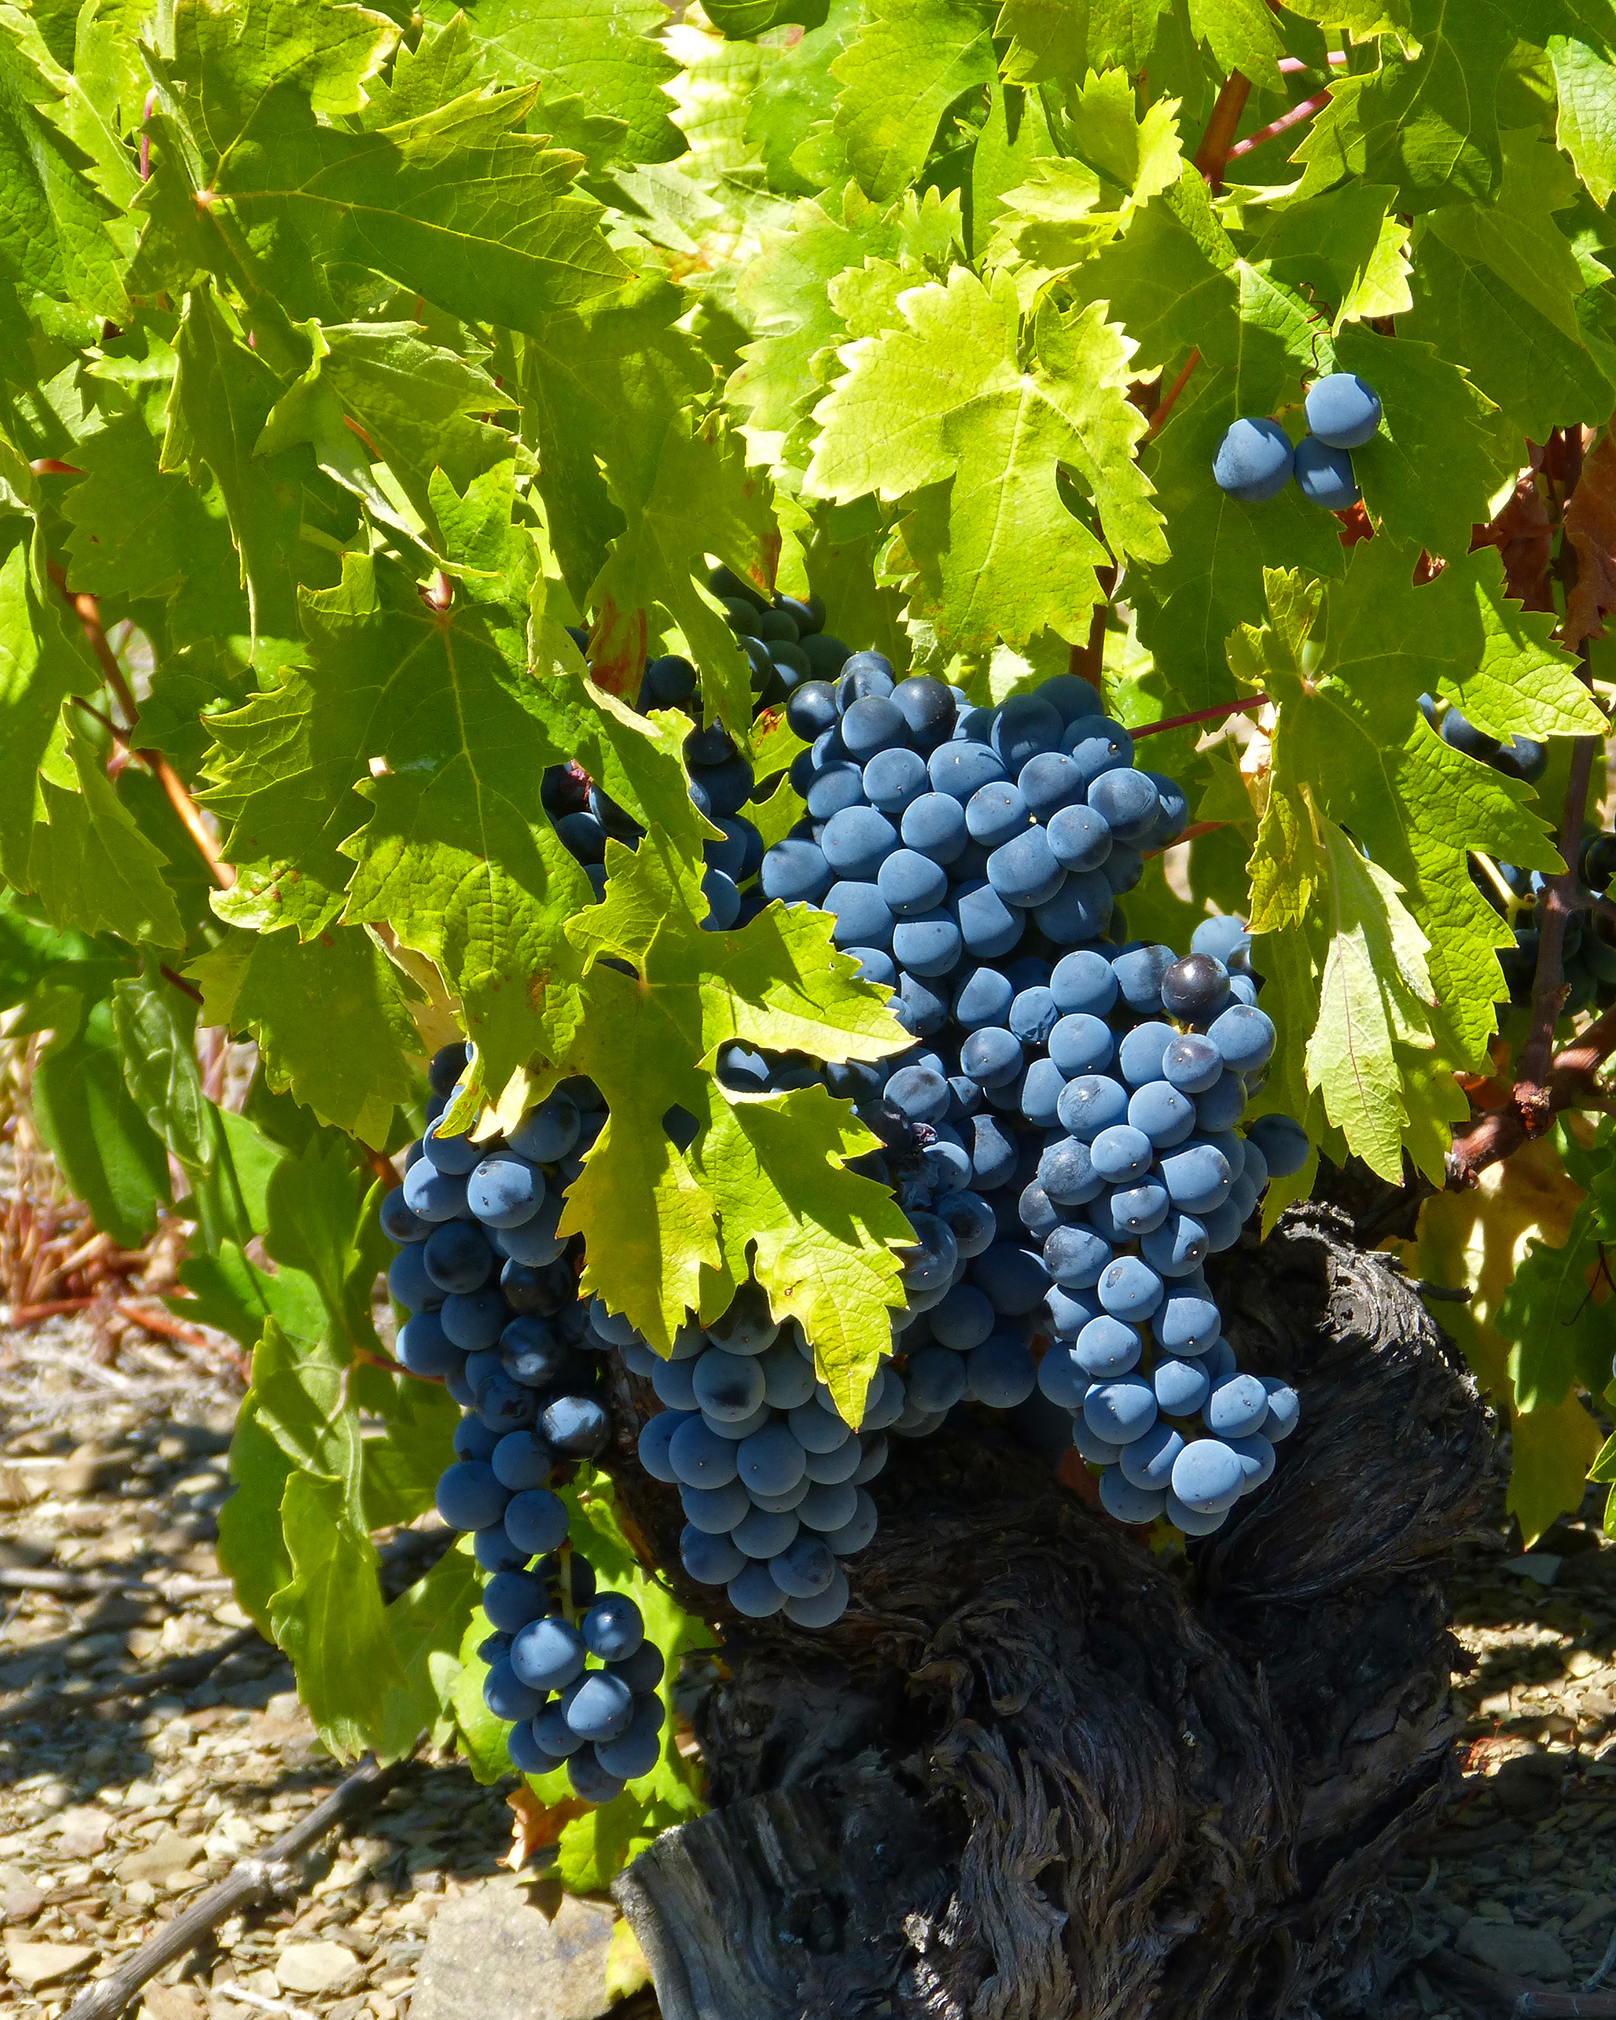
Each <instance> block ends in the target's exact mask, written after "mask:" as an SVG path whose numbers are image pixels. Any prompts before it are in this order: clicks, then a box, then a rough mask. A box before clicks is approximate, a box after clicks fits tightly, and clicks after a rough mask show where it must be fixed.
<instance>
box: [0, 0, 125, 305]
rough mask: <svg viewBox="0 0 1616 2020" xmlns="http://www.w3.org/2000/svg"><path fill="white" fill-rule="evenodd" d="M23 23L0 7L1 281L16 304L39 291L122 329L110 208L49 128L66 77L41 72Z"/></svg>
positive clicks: (78, 158)
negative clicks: (113, 323)
mask: <svg viewBox="0 0 1616 2020" xmlns="http://www.w3.org/2000/svg"><path fill="white" fill-rule="evenodd" d="M31 25H32V24H31V23H30V22H29V21H28V18H27V16H26V15H25V14H23V13H22V12H21V11H20V10H17V9H13V8H11V7H9V6H8V7H6V8H4V9H3V10H0V283H3V284H4V286H5V288H6V289H7V290H8V291H14V292H15V295H16V297H17V298H18V299H19V300H20V301H21V302H22V303H24V304H26V303H27V301H28V300H29V299H30V297H32V296H34V295H43V296H46V297H48V298H49V299H50V300H52V301H57V302H64V303H71V304H73V305H74V307H75V308H76V309H77V310H78V312H79V313H80V314H81V315H83V316H85V317H86V318H88V317H94V318H96V319H97V320H99V319H100V318H102V317H109V318H111V319H112V320H113V321H115V322H117V323H120V324H121V323H122V322H124V321H125V319H126V318H127V316H128V313H129V302H128V297H127V296H126V295H125V293H124V289H123V281H122V278H121V269H122V267H123V264H124V259H123V256H122V255H121V254H120V251H119V247H118V242H117V239H116V237H115V236H114V233H113V231H112V229H111V228H110V220H111V219H113V218H114V217H115V216H116V211H115V208H114V206H113V204H111V203H109V202H108V201H107V199H106V197H105V196H103V195H102V193H101V191H100V190H98V189H97V188H96V187H95V185H94V183H93V182H92V181H91V179H90V177H89V175H88V174H87V173H86V170H87V169H88V167H89V165H90V157H89V156H88V155H86V154H85V153H83V152H81V150H80V149H79V148H78V147H77V146H75V145H74V143H73V141H71V140H70V139H68V137H67V135H66V133H65V132H63V131H62V129H61V127H60V126H59V125H58V124H57V121H58V119H59V118H61V116H62V97H63V93H64V90H65V86H66V80H64V81H63V83H60V84H59V83H58V82H57V81H56V79H55V78H53V77H52V76H50V75H48V74H47V73H46V70H45V69H44V68H43V67H42V66H41V64H40V62H39V60H38V56H37V55H36V51H35V49H34V48H31V47H30V40H31V35H30V30H31ZM85 340H86V341H88V340H89V334H88V332H86V333H85Z"/></svg>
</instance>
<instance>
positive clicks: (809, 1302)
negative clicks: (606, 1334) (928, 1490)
mask: <svg viewBox="0 0 1616 2020" xmlns="http://www.w3.org/2000/svg"><path fill="white" fill-rule="evenodd" d="M655 840H656V838H655V837H654V836H653V837H651V838H649V839H648V840H647V841H645V842H642V843H641V844H640V847H639V849H638V851H637V852H636V853H635V854H633V855H630V854H629V852H628V851H627V850H625V849H623V848H621V847H620V846H619V845H618V844H616V843H612V844H609V845H608V850H607V871H608V878H607V885H606V899H605V902H604V903H603V904H601V905H598V906H595V907H593V908H591V909H589V910H587V911H585V912H583V913H580V914H579V916H578V917H577V918H576V919H574V920H572V921H571V922H569V925H568V928H567V937H568V939H569V940H571V941H572V943H573V944H574V946H575V947H576V948H577V949H578V951H579V953H580V954H581V955H582V956H583V962H584V972H583V975H582V978H581V980H580V981H579V983H578V984H577V985H576V988H577V996H578V1001H577V1005H576V1008H575V1010H574V1011H573V1012H572V1013H571V1015H570V1019H569V1023H568V1026H567V1029H566V1030H565V1032H564V1033H563V1034H562V1038H564V1040H565V1056H564V1057H563V1056H562V1042H561V1038H558V1040H557V1044H556V1051H555V1053H554V1054H553V1056H555V1057H556V1059H557V1064H558V1065H560V1064H564V1065H565V1066H566V1067H567V1069H568V1070H569V1071H572V1072H583V1073H588V1074H589V1075H590V1076H591V1078H593V1079H594V1081H595V1082H596V1085H597V1086H599V1087H600V1089H601V1091H602V1093H603V1094H604V1095H605V1097H606V1101H607V1106H608V1108H609V1110H610V1120H609V1121H608V1123H607V1125H606V1128H605V1130H604V1131H603V1132H602V1133H601V1135H600V1137H599V1138H598V1140H597V1141H596V1143H595V1146H594V1148H593V1149H592V1150H591V1151H590V1153H589V1155H588V1157H587V1158H586V1160H585V1163H584V1170H583V1175H582V1177H581V1178H579V1179H578V1180H577V1181H576V1183H575V1184H574V1185H573V1186H572V1188H571V1190H570V1191H569V1193H568V1195H567V1207H566V1212H565V1214H564V1216H563V1220H562V1226H563V1227H564V1228H568V1229H570V1228H573V1227H584V1228H587V1229H588V1231H589V1242H590V1247H589V1261H588V1264H587V1274H586V1276H585V1279H584V1286H585V1288H586V1289H593V1290H595V1291H598V1292H599V1294H600V1295H601V1296H602V1297H604V1298H605V1300H606V1302H607V1304H608V1306H609V1307H610V1308H611V1309H612V1310H613V1311H624V1312H627V1313H628V1315H629V1317H630V1318H631V1319H632V1320H633V1322H634V1324H635V1325H637V1326H638V1327H639V1329H640V1330H641V1331H642V1332H643V1333H644V1334H645V1336H646V1337H647V1338H648V1339H649V1340H651V1341H652V1342H653V1344H655V1345H657V1346H659V1347H661V1348H662V1349H663V1350H664V1351H666V1350H667V1348H668V1346H669V1344H670V1343H671V1340H672V1336H673V1333H674V1332H675V1331H676V1330H677V1329H678V1327H679V1326H681V1325H682V1324H684V1323H685V1315H686V1311H687V1309H688V1310H692V1311H694V1310H698V1309H700V1308H701V1307H702V1306H703V1304H704V1302H706V1303H709V1304H710V1302H711V1299H710V1297H708V1298H706V1299H704V1295H703V1292H704V1284H703V1274H702V1273H703V1271H704V1270H706V1271H709V1272H710V1271H716V1270H719V1269H720V1267H721V1265H722V1264H723V1262H724V1259H725V1257H726V1255H731V1256H734V1257H739V1256H740V1255H741V1254H742V1253H743V1252H744V1247H745V1231H748V1230H753V1231H757V1238H758V1242H759V1253H758V1257H757V1263H756V1268H757V1274H758V1277H759V1280H760V1281H761V1282H762V1283H763V1284H764V1286H765V1288H766V1289H767V1290H768V1292H769V1296H770V1300H771V1303H772V1305H773V1308H774V1310H775V1313H776V1315H777V1316H779V1317H781V1318H784V1317H785V1316H787V1315H788V1314H789V1315H790V1316H792V1317H795V1318H797V1319H798V1320H799V1321H800V1322H801V1324H802V1325H803V1327H804V1329H805V1331H806V1332H807V1333H808V1336H809V1338H810V1339H811V1340H813V1341H815V1342H816V1344H817V1343H828V1351H829V1352H830V1353H831V1354H832V1355H833V1356H834V1355H840V1354H841V1353H842V1352H843V1347H842V1345H841V1343H842V1342H843V1341H846V1342H848V1346H847V1349H846V1351H847V1352H848V1353H849V1354H851V1353H854V1352H856V1353H857V1355H858V1356H860V1357H861V1359H860V1361H859V1364H858V1367H857V1368H854V1367H847V1368H845V1369H839V1371H838V1374H837V1376H836V1377H835V1378H834V1379H835V1380H836V1381H837V1382H839V1383H840V1384H841V1386H842V1388H843V1389H844V1390H846V1391H847V1392H848V1393H852V1391H853V1390H854V1389H855V1387H856V1390H857V1393H858V1395H859V1396H860V1397H861V1396H862V1391H863V1387H864V1384H865V1382H867V1380H868V1377H869V1371H870V1368H871V1367H873V1365H874V1357H875V1354H876V1352H877V1351H878V1349H879V1346H880V1344H881V1343H882V1342H883V1341H884V1340H885V1338H886V1337H887V1319H886V1310H887V1307H888V1305H890V1304H891V1303H894V1302H896V1301H897V1299H898V1297H899V1295H900V1293H899V1291H898V1288H897V1273H898V1265H897V1261H896V1259H895V1258H894V1257H893V1256H892V1254H891V1252H890V1250H891V1245H892V1244H894V1243H901V1242H902V1241H904V1240H905V1239H906V1238H907V1223H906V1222H905V1221H904V1219H903V1216H902V1215H901V1214H900V1213H899V1212H898V1209H897V1207H896V1206H895V1205H894V1204H893V1202H892V1199H891V1196H890V1194H889V1193H888V1192H886V1190H885V1189H884V1188H882V1187H880V1186H878V1185H876V1184H875V1183H874V1182H873V1181H871V1180H869V1179H865V1178H861V1177H858V1176H857V1175H856V1174H853V1173H850V1172H847V1171H846V1170H845V1169H844V1168H843V1167H844V1164H845V1161H846V1160H847V1159H849V1158H852V1157H857V1156H860V1155H862V1154H863V1153H864V1152H865V1151H867V1150H868V1149H869V1148H870V1147H871V1144H872V1142H873V1139H872V1138H870V1137H869V1135H868V1133H867V1132H866V1131H865V1130H864V1129H863V1127H862V1125H860V1124H858V1123H856V1122H854V1121H853V1120H852V1117H851V1114H850V1111H849V1110H848V1109H847V1108H846V1107H845V1106H842V1105H840V1104H835V1105H832V1104H829V1103H827V1102H825V1101H824V1100H823V1098H822V1097H812V1090H802V1091H796V1092H793V1093H791V1094H788V1095H785V1096H769V1097H765V1098H764V1099H763V1100H762V1101H761V1102H759V1103H757V1104H752V1103H749V1102H748V1101H747V1100H746V1098H745V1097H739V1096H731V1095H730V1094H729V1093H728V1092H727V1090H725V1089H724V1088H723V1087H722V1086H721V1085H720V1083H719V1082H718V1080H717V1079H716V1078H715V1077H714V1074H713V1070H712V1069H713V1065H714V1063H715V1061H716V1056H717V1054H718V1052H719V1050H720V1049H721V1048H722V1047H724V1046H726V1045H728V1044H729V1043H731V1042H733V1041H739V1042H740V1043H742V1044H744V1045H762V1046H765V1047H767V1048H769V1049H770V1050H775V1051H796V1052H807V1053H810V1054H812V1055H813V1056H815V1057H818V1058H821V1059H846V1058H855V1059H873V1058H880V1057H882V1056H883V1055H885V1054H887V1053H891V1052H896V1051H900V1050H903V1049H904V1047H905V1044H906V1043H907V1040H906V1038H905V1035H904V1033H903V1032H902V1030H901V1027H900V1026H899V1025H898V1024H897V1023H896V1022H895V1020H894V1019H893V1018H892V1017H891V1016H890V1014H889V1013H888V1012H887V1011H886V1009H885V1008H884V1007H883V1003H882V998H881V996H880V994H879V992H877V991H876V990H874V989H872V988H870V987H869V986H868V985H866V984H863V983H860V982H858V981H857V980H856V979H855V978H856V974H857V970H856V966H855V964H854V963H852V962H851V961H849V960H848V959H847V958H846V957H845V956H843V955H840V954H837V953H836V952H835V951H834V950H833V948H832V946H831V942H830V924H831V922H830V920H829V918H828V917H827V916H826V915H825V914H823V913H819V912H814V911H810V910H807V909H798V910H792V911H786V910H783V909H782V908H781V907H779V906H778V905H770V906H769V907H768V908H767V909H766V910H765V911H764V912H763V913H761V914H760V915H759V916H758V917H757V918H756V919H754V920H752V922H751V923H750V924H749V925H747V926H746V927H744V928H743V929H742V930H741V931H740V932H735V933H705V932H703V931H701V929H700V924H699V921H700V918H701V915H702V913H703V912H704V911H705V909H706V905H705V900H704V899H702V898H701V896H700V892H699V888H698V887H697V886H696V883H695V876H694V873H693V870H692V869H691V868H690V867H689V866H686V865H680V864H677V863H675V862H674V861H673V860H672V859H670V857H669V856H668V854H667V852H666V851H665V850H664V849H662V848H660V847H657V846H655V845H654V844H655ZM606 957H610V958H611V959H612V960H614V961H623V962H626V963H628V964H629V966H630V967H631V968H632V969H633V970H634V973H633V974H632V975H625V974H623V973H621V972H620V971H619V970H618V969H617V968H615V967H609V966H607V965H606ZM811 1097H812V1098H811ZM752 1105H757V1106H758V1107H759V1108H760V1110H761V1109H764V1108H766V1109H768V1111H769V1117H770V1119H768V1120H764V1119H754V1118H752V1117H750V1116H749V1115H748V1116H744V1117H739V1118H737V1117H734V1116H732V1114H731V1113H730V1111H731V1110H732V1109H738V1108H740V1107H743V1106H746V1107H748V1108H750V1106H752ZM676 1106H677V1107H678V1108H681V1109H683V1110H684V1111H685V1112H686V1114H687V1116H689V1117H690V1118H691V1119H692V1122H693V1124H694V1134H693V1137H692V1138H691V1140H690V1143H689V1148H688V1149H680V1148H679V1147H678V1146H677V1145H676V1144H675V1142H674V1140H673V1139H672V1137H671V1136H670V1135H669V1134H668V1131H667V1130H666V1128H665V1127H664V1117H665V1116H666V1115H667V1114H668V1113H669V1111H670V1110H671V1109H673V1108H674V1107H676ZM780 1116H789V1117H794V1118H797V1121H796V1123H795V1125H794V1127H795V1129H796V1131H797V1133H798V1134H797V1137H796V1139H794V1136H793V1129H792V1128H781V1127H780V1126H779V1123H778V1117H780ZM794 1140H795V1141H796V1146H797V1147H796V1148H794V1147H793V1143H794ZM816 1143H817V1146H818V1147H817V1148H814V1149H807V1150H805V1149H804V1148H803V1145H804V1144H816ZM804 1168H806V1169H807V1170H808V1171H812V1172H822V1176H821V1177H820V1180H819V1196H820V1199H821V1212H822V1216H823V1225H822V1226H821V1227H820V1228H819V1230H818V1232H817V1235H816V1236H815V1237H814V1239H813V1242H812V1244H811V1245H810V1244H809V1243H808V1241H807V1240H806V1223H803V1224H800V1225H799V1227H798V1228H797V1229H795V1230H792V1229H788V1228H786V1227H784V1226H783V1225H780V1224H776V1225H775V1226H773V1227H770V1228H768V1230H767V1233H766V1235H765V1233H764V1232H763V1231H762V1230H763V1227H764V1222H763V1219H762V1216H763V1215H765V1214H766V1213H770V1212H773V1211H774V1208H773V1206H772V1204H771V1202H772V1201H773V1200H774V1199H776V1198H778V1197H785V1198H792V1199H794V1198H795V1197H796V1193H795V1190H794V1188H795V1186H796V1184H797V1183H798V1182H799V1178H793V1177H791V1176H790V1174H793V1173H796V1174H799V1176H800V1173H801V1172H802V1170H803V1169H804ZM812 1218H813V1217H812V1216H809V1217H808V1220H809V1221H810V1222H811V1220H812ZM838 1279H840V1281H841V1282H842V1284H843V1286H844V1288H845V1289H846V1290H847V1292H848V1294H849V1296H850V1298H851V1299H852V1300H853V1301H852V1302H850V1303H849V1304H848V1305H846V1306H842V1307H837V1306H835V1305H834V1303H833V1300H832V1296H831V1288H830V1287H831V1286H832V1285H833V1284H834V1283H835V1282H837V1280H838ZM718 1309H722V1306H721V1305H720V1306H719V1307H718ZM826 1379H827V1380H832V1379H833V1377H832V1376H831V1375H830V1374H827V1377H826Z"/></svg>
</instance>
